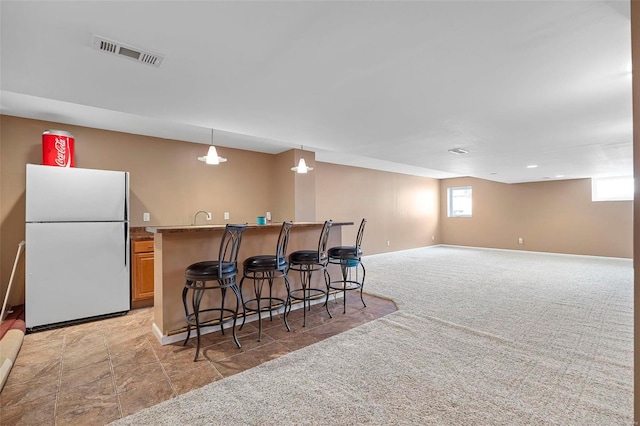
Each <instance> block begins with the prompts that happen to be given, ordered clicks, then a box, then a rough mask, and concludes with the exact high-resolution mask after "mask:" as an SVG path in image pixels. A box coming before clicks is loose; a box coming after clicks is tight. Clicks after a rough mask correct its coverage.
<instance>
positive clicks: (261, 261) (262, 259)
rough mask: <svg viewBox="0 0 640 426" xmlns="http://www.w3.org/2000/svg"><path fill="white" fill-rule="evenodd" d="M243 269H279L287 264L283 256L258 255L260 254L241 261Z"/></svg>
mask: <svg viewBox="0 0 640 426" xmlns="http://www.w3.org/2000/svg"><path fill="white" fill-rule="evenodd" d="M243 265H244V269H245V270H251V271H261V270H265V271H270V270H280V269H284V268H285V267H286V266H287V261H286V259H285V258H284V257H281V258H280V261H279V262H278V259H277V258H276V256H273V255H268V254H267V255H260V256H252V257H249V258H247V259H245V261H244V262H243Z"/></svg>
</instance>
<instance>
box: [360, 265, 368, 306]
mask: <svg viewBox="0 0 640 426" xmlns="http://www.w3.org/2000/svg"><path fill="white" fill-rule="evenodd" d="M360 266H362V281H361V282H360V300H362V304H363V305H364V307H365V308H366V307H367V304H366V303H364V299H363V298H362V288H363V287H364V277H365V275H367V271H366V270H365V269H364V265H363V264H362V263H360Z"/></svg>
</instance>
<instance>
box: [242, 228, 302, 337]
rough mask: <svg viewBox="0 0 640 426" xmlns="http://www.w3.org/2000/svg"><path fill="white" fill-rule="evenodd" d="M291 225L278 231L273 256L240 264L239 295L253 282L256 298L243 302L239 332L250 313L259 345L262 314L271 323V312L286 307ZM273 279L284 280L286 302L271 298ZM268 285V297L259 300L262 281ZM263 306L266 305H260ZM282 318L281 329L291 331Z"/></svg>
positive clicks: (253, 257) (255, 257)
mask: <svg viewBox="0 0 640 426" xmlns="http://www.w3.org/2000/svg"><path fill="white" fill-rule="evenodd" d="M292 226H293V222H283V223H282V228H280V235H279V236H278V243H277V244H276V254H275V255H269V254H267V255H258V256H251V257H249V258H247V259H245V261H244V262H243V264H242V265H243V273H242V280H240V293H242V285H243V283H244V280H245V279H246V278H248V279H250V280H253V291H254V294H255V298H253V299H249V300H246V301H244V302H243V304H242V306H243V307H244V317H243V318H242V325H241V326H240V330H242V327H244V323H245V321H246V319H247V315H248V314H251V313H257V314H258V341H260V340H261V339H262V312H267V311H268V312H269V318H270V319H271V321H273V311H274V310H275V309H278V308H280V307H282V306H284V308H285V310H286V307H287V303H288V302H289V292H290V286H289V278H288V277H287V269H288V268H289V264H288V263H287V244H288V243H289V232H290V231H291V227H292ZM276 278H283V279H284V285H285V287H286V290H287V298H286V299H283V298H280V297H274V296H273V293H272V290H273V280H274V279H276ZM265 280H266V281H267V283H268V285H269V296H268V297H263V296H262V288H263V286H264V281H265ZM263 302H265V304H264V305H263ZM282 318H283V320H284V325H285V327H287V331H291V329H290V328H289V324H288V323H287V316H286V315H285V312H283V315H282Z"/></svg>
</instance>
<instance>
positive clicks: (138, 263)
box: [131, 252, 153, 302]
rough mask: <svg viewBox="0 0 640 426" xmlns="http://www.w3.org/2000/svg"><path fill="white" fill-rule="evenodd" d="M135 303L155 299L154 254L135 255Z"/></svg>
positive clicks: (133, 296)
mask: <svg viewBox="0 0 640 426" xmlns="http://www.w3.org/2000/svg"><path fill="white" fill-rule="evenodd" d="M132 266H133V286H132V289H133V294H132V297H131V300H132V301H133V302H136V301H139V300H147V299H153V252H148V253H134V254H133V265H132Z"/></svg>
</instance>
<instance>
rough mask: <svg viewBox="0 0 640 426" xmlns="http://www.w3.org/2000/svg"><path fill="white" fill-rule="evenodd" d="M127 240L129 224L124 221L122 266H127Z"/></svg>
mask: <svg viewBox="0 0 640 426" xmlns="http://www.w3.org/2000/svg"><path fill="white" fill-rule="evenodd" d="M127 241H129V224H128V223H125V224H124V266H127V264H128V263H129V262H128V259H127V248H128V247H127V246H128V244H127Z"/></svg>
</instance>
